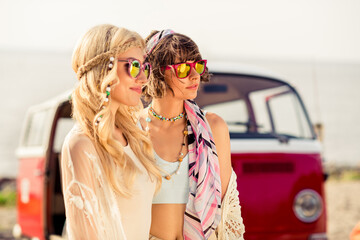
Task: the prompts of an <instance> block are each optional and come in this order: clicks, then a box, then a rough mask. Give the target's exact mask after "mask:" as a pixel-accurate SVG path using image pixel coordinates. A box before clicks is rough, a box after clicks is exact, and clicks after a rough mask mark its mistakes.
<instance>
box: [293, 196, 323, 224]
mask: <svg viewBox="0 0 360 240" xmlns="http://www.w3.org/2000/svg"><path fill="white" fill-rule="evenodd" d="M293 210H294V213H295V215H296V217H297V218H298V219H300V221H302V222H306V223H311V222H314V221H316V220H317V219H318V218H319V217H320V215H321V213H322V211H323V204H322V198H321V196H320V195H319V194H318V193H317V192H316V191H314V190H312V189H304V190H302V191H300V192H299V193H298V194H297V195H296V196H295V199H294V206H293Z"/></svg>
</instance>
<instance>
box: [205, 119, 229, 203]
mask: <svg viewBox="0 0 360 240" xmlns="http://www.w3.org/2000/svg"><path fill="white" fill-rule="evenodd" d="M206 119H207V121H208V123H209V125H210V128H211V131H212V134H213V137H214V142H215V146H216V151H217V154H218V158H219V165H220V178H221V198H223V197H224V195H225V193H226V190H227V187H228V185H229V181H230V177H231V172H232V167H231V149H230V135H229V129H228V126H227V124H226V122H225V121H224V120H223V119H222V118H221V117H220V116H218V115H216V114H215V113H211V112H207V113H206Z"/></svg>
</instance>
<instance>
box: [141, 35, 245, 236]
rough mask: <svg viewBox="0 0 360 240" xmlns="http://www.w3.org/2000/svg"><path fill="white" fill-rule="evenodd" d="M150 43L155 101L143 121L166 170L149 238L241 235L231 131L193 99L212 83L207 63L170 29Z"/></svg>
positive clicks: (150, 89) (148, 89) (149, 95)
mask: <svg viewBox="0 0 360 240" xmlns="http://www.w3.org/2000/svg"><path fill="white" fill-rule="evenodd" d="M146 42H147V54H148V60H149V62H150V63H151V65H152V67H153V72H152V75H151V77H150V80H149V82H148V83H147V84H146V85H145V87H144V94H145V97H146V99H151V103H150V105H149V107H148V108H147V109H144V110H143V111H142V114H141V118H140V123H141V125H142V128H143V129H146V130H147V131H148V132H149V135H150V138H151V141H152V143H153V146H154V150H155V158H156V160H157V163H158V165H159V167H160V168H161V172H162V175H163V181H162V185H161V189H160V191H159V193H158V194H157V195H155V197H154V200H153V207H152V223H151V229H150V233H151V235H152V236H151V237H150V239H152V240H153V239H154V240H155V239H163V240H173V239H177V240H181V239H187V240H202V239H221V240H225V239H226V240H233V239H243V234H244V225H243V221H242V218H241V212H240V204H239V199H238V191H237V185H236V175H235V172H234V171H233V170H232V167H231V159H230V138H229V130H228V128H227V125H226V123H225V122H224V120H223V119H222V118H221V117H219V116H217V115H216V114H214V113H210V112H208V113H204V112H203V111H202V110H201V109H200V108H199V107H198V106H197V105H196V103H195V102H194V101H192V99H194V98H195V97H196V96H197V89H198V88H199V84H200V82H201V81H208V80H209V74H208V70H207V68H206V63H207V61H206V60H204V59H202V57H201V54H200V52H199V49H198V47H197V45H196V44H195V43H194V42H193V41H192V40H191V39H190V38H189V37H187V36H185V35H182V34H179V33H175V32H173V31H172V30H163V31H160V32H158V31H155V32H153V33H152V34H150V35H149V36H148V38H147V40H146Z"/></svg>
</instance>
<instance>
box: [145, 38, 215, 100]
mask: <svg viewBox="0 0 360 240" xmlns="http://www.w3.org/2000/svg"><path fill="white" fill-rule="evenodd" d="M158 32H159V31H152V32H151V33H150V35H149V36H147V38H146V39H145V42H146V44H147V43H148V41H149V40H150V39H151V37H152V36H154V35H155V34H156V33H158ZM201 59H202V57H201V54H200V51H199V48H198V46H197V45H196V43H195V42H194V41H193V40H192V39H191V38H189V37H188V36H185V35H183V34H180V33H174V34H169V35H166V36H165V37H163V38H162V39H161V40H160V42H159V43H158V44H157V45H156V46H155V48H154V49H153V50H152V52H151V53H150V54H149V55H148V56H147V58H146V60H147V61H149V62H150V64H151V67H152V74H151V76H150V79H149V82H148V83H147V84H146V85H145V86H144V88H143V95H144V97H145V101H149V100H150V99H151V98H153V97H155V98H162V97H163V96H164V95H165V92H166V90H167V89H169V90H170V91H171V92H172V93H174V91H173V90H172V89H171V88H170V86H169V85H168V84H167V83H166V82H165V73H164V70H163V69H162V67H164V66H167V65H172V64H176V63H179V62H177V61H180V62H186V61H198V60H201ZM209 78H210V75H209V71H208V69H207V68H206V70H205V73H204V74H203V75H202V76H201V78H200V81H202V82H208V81H209Z"/></svg>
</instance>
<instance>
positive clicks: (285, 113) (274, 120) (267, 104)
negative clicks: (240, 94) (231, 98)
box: [250, 86, 312, 138]
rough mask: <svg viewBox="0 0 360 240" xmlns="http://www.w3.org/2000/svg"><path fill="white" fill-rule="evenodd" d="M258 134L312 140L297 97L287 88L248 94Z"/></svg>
mask: <svg viewBox="0 0 360 240" xmlns="http://www.w3.org/2000/svg"><path fill="white" fill-rule="evenodd" d="M250 99H251V102H252V105H253V109H254V113H255V118H256V122H257V124H259V125H261V126H262V127H261V128H259V132H260V133H275V134H278V135H285V136H287V137H292V138H312V133H311V129H310V125H309V123H308V121H307V119H306V116H305V112H304V109H303V108H302V106H301V104H300V101H299V99H298V97H297V95H296V94H295V93H294V92H293V91H292V90H291V89H290V88H289V87H287V86H281V87H277V88H272V89H266V90H263V91H256V92H253V93H251V94H250Z"/></svg>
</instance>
